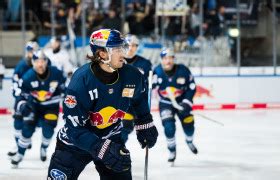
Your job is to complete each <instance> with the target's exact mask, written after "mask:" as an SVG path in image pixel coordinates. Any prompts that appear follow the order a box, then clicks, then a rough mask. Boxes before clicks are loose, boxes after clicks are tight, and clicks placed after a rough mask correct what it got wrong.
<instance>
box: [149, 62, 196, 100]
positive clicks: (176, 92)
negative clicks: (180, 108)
mask: <svg viewBox="0 0 280 180" xmlns="http://www.w3.org/2000/svg"><path fill="white" fill-rule="evenodd" d="M175 68H176V70H175V73H174V74H173V76H171V77H169V76H167V74H166V73H165V72H164V70H163V68H162V65H161V64H160V65H158V66H157V67H156V68H155V69H154V77H153V87H158V94H159V96H160V102H162V103H166V104H171V102H170V97H169V96H170V93H169V92H171V93H172V95H173V97H175V99H176V101H177V103H180V102H183V101H186V102H191V103H192V101H193V96H194V94H195V91H196V87H195V81H194V78H193V76H192V74H191V72H190V70H189V69H188V68H187V67H186V66H184V65H182V64H177V65H175Z"/></svg>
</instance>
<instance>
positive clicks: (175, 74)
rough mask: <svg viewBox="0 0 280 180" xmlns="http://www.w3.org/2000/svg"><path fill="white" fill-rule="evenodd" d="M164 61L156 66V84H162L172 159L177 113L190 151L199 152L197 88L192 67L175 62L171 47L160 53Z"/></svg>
mask: <svg viewBox="0 0 280 180" xmlns="http://www.w3.org/2000/svg"><path fill="white" fill-rule="evenodd" d="M160 56H161V58H162V60H161V64H160V65H158V66H157V67H156V68H155V69H154V80H153V81H154V84H155V85H156V86H157V87H158V94H159V97H160V100H159V110H160V117H161V120H162V125H163V127H164V134H165V136H166V139H167V147H168V150H169V151H170V155H169V158H168V161H169V162H174V160H175V158H176V141H175V130H176V128H175V115H176V114H177V116H178V118H179V120H180V122H181V125H182V127H183V130H184V133H185V135H186V143H187V145H188V147H189V148H190V150H191V151H192V152H193V153H194V154H197V153H198V151H197V149H196V147H195V146H194V144H193V134H194V118H193V115H192V114H191V110H192V102H193V96H194V94H195V91H196V86H195V82H194V78H193V76H192V74H191V72H190V70H189V69H188V68H187V67H186V66H184V65H182V64H175V63H174V59H175V54H174V52H173V50H171V49H164V50H163V51H162V52H161V54H160Z"/></svg>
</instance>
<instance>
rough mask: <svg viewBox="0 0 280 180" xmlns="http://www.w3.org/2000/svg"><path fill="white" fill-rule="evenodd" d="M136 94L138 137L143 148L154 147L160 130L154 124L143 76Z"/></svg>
mask: <svg viewBox="0 0 280 180" xmlns="http://www.w3.org/2000/svg"><path fill="white" fill-rule="evenodd" d="M135 93H136V94H135V96H134V98H133V100H132V105H133V108H134V109H135V112H136V117H137V118H136V119H135V121H134V123H135V129H136V135H137V139H138V141H139V142H140V144H141V146H142V148H145V147H146V146H148V147H149V148H151V147H153V146H154V145H155V143H156V141H157V136H158V131H157V129H156V127H155V126H154V124H153V117H152V115H151V113H150V108H149V103H148V93H147V88H146V85H145V81H144V79H143V77H142V78H141V84H140V86H139V87H138V88H137V89H136V91H135Z"/></svg>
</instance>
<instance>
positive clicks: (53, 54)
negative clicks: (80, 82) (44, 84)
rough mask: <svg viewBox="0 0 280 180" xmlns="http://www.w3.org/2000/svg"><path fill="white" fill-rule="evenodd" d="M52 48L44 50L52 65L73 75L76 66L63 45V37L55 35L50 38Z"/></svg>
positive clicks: (66, 74) (68, 74) (67, 74)
mask: <svg viewBox="0 0 280 180" xmlns="http://www.w3.org/2000/svg"><path fill="white" fill-rule="evenodd" d="M50 44H51V48H47V49H46V50H45V51H44V52H45V54H46V56H47V57H48V58H49V60H50V61H51V64H52V66H55V67H57V68H58V69H59V70H61V71H63V73H64V75H65V76H67V77H71V75H72V74H73V71H74V66H73V65H72V63H71V61H70V56H69V53H68V52H67V51H66V50H65V49H63V48H62V47H61V39H60V38H59V37H53V38H51V40H50Z"/></svg>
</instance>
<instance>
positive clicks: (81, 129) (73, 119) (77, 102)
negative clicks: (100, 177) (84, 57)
mask: <svg viewBox="0 0 280 180" xmlns="http://www.w3.org/2000/svg"><path fill="white" fill-rule="evenodd" d="M72 80H74V81H75V80H76V79H75V77H73V78H72ZM77 82H78V83H79V84H82V81H77ZM79 84H75V87H74V90H73V89H71V88H73V86H72V84H71V82H70V84H69V87H68V89H67V93H66V97H65V100H64V103H63V112H64V116H63V117H64V119H65V120H66V124H65V129H66V133H67V136H68V138H69V139H70V141H71V143H73V144H74V145H75V146H76V147H78V148H80V149H83V150H85V151H87V152H89V153H90V154H91V155H92V157H93V159H97V160H99V161H102V162H103V163H104V164H105V165H106V166H107V167H108V168H110V169H113V170H114V171H116V172H121V171H124V170H127V169H128V168H130V166H131V160H130V156H129V151H128V150H127V149H125V147H124V146H122V145H120V144H117V143H114V142H112V141H111V140H109V139H101V138H99V137H98V136H97V135H96V134H95V133H94V132H93V131H90V130H89V129H88V128H87V127H86V125H89V124H88V123H89V122H88V121H89V113H88V112H89V107H90V106H91V105H92V104H93V102H92V101H91V98H90V97H89V95H88V92H86V88H85V87H83V86H79ZM69 88H70V89H69Z"/></svg>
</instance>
